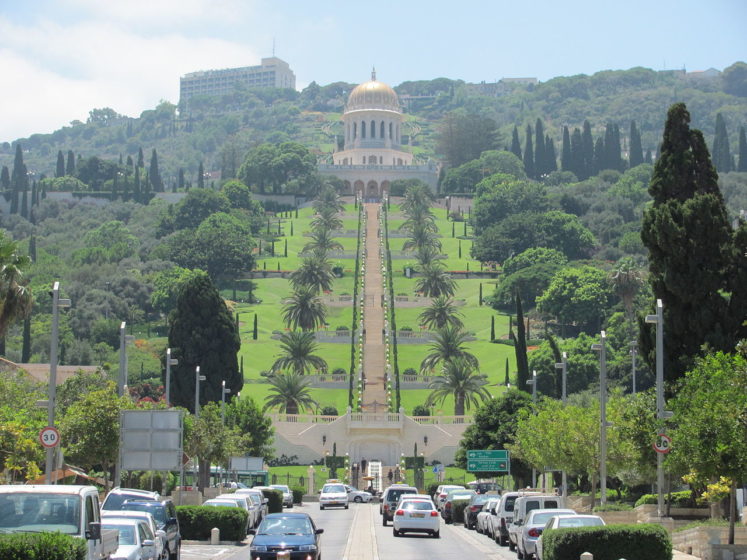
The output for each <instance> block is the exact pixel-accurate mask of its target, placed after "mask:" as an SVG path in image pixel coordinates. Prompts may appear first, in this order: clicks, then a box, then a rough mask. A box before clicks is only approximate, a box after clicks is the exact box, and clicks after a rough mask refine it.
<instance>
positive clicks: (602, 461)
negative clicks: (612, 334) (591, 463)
mask: <svg viewBox="0 0 747 560" xmlns="http://www.w3.org/2000/svg"><path fill="white" fill-rule="evenodd" d="M606 342H607V334H606V333H605V332H604V331H602V335H601V343H600V344H592V345H591V349H592V350H596V351H598V352H599V415H600V434H599V455H600V457H599V490H600V494H601V495H600V503H601V505H605V504H606V503H607V349H606Z"/></svg>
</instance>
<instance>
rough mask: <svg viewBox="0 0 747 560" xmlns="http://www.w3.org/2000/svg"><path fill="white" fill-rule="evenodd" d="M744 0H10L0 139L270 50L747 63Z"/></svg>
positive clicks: (359, 68) (430, 72) (311, 70)
mask: <svg viewBox="0 0 747 560" xmlns="http://www.w3.org/2000/svg"><path fill="white" fill-rule="evenodd" d="M746 22H747V0H709V1H707V2H706V1H703V0H676V1H675V0H626V1H625V2H619V1H618V2H611V1H608V0H564V1H562V2H561V1H559V0H523V1H517V0H481V1H480V0H460V1H459V2H454V1H449V2H447V1H445V0H399V1H391V0H378V1H376V2H363V1H356V0H352V1H351V0H347V1H342V0H339V1H338V0H329V1H327V0H123V1H115V0H23V1H18V0H0V141H13V140H15V139H17V138H23V137H28V136H29V135H31V134H34V133H49V132H52V131H54V130H57V129H59V128H61V127H62V126H65V125H67V124H69V123H70V121H73V120H76V119H77V120H81V121H85V120H86V118H87V117H88V112H89V111H90V110H91V109H93V108H103V107H110V108H112V109H114V110H115V111H116V112H118V113H121V114H124V115H128V116H139V115H140V113H141V112H142V111H144V110H148V109H152V108H154V107H155V106H156V105H157V104H158V103H159V101H160V100H164V99H165V100H167V101H170V102H172V103H177V102H178V100H179V99H178V97H179V77H180V76H182V75H184V74H186V73H188V72H193V71H196V70H205V69H212V68H231V67H237V66H251V65H255V64H259V63H260V59H261V58H262V57H267V56H272V54H273V45H274V52H275V55H276V56H278V57H279V58H282V59H283V60H285V61H286V62H288V63H289V64H290V67H291V69H292V70H293V71H294V72H295V74H296V85H297V88H298V89H303V88H304V87H306V86H307V85H308V84H309V83H311V82H312V81H315V82H317V83H318V84H320V85H324V84H328V83H331V82H335V81H345V82H351V83H360V82H363V81H365V80H367V79H369V77H370V73H371V68H372V67H373V66H375V67H376V71H377V78H378V79H379V80H381V81H383V82H386V83H388V84H390V85H392V86H396V85H397V84H400V83H401V82H404V81H408V80H430V79H433V78H438V77H447V78H452V79H461V80H465V81H467V82H481V81H485V82H494V81H496V80H498V79H500V78H504V77H505V78H510V77H536V78H538V79H539V80H540V81H546V80H549V79H551V78H553V77H557V76H570V75H575V74H593V73H595V72H598V71H601V70H621V69H628V68H633V67H636V66H643V67H646V68H652V69H654V70H662V69H673V68H677V69H681V68H685V69H686V70H687V71H693V70H705V69H707V68H710V67H713V68H717V69H719V70H723V69H724V68H726V67H727V66H729V65H731V64H733V63H734V62H736V61H738V60H742V61H747V32H745V29H744V24H745V23H746Z"/></svg>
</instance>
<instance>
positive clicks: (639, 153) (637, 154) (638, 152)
mask: <svg viewBox="0 0 747 560" xmlns="http://www.w3.org/2000/svg"><path fill="white" fill-rule="evenodd" d="M629 160H630V167H631V168H632V167H636V166H637V165H641V164H642V163H643V147H642V146H641V133H640V132H638V127H637V126H636V125H635V121H630V156H629Z"/></svg>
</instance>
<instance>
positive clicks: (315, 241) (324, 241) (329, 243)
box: [303, 229, 343, 255]
mask: <svg viewBox="0 0 747 560" xmlns="http://www.w3.org/2000/svg"><path fill="white" fill-rule="evenodd" d="M342 249H343V247H342V243H340V242H339V241H335V240H334V238H333V237H332V233H331V230H329V229H318V230H314V231H313V232H312V233H311V241H309V242H308V243H307V244H306V245H304V248H303V252H304V253H307V252H312V251H313V252H317V253H319V254H324V255H326V254H327V253H329V252H330V251H341V250H342Z"/></svg>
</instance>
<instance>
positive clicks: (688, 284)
mask: <svg viewBox="0 0 747 560" xmlns="http://www.w3.org/2000/svg"><path fill="white" fill-rule="evenodd" d="M717 181H718V175H717V174H716V171H715V169H714V168H713V165H712V164H711V160H710V157H709V154H708V148H707V147H706V144H705V141H704V139H703V134H702V133H701V132H700V131H699V130H694V129H693V130H691V129H690V113H689V112H688V111H687V108H686V107H685V104H684V103H676V104H674V105H672V107H670V109H669V113H668V115H667V121H666V125H665V129H664V138H663V141H662V144H661V150H660V154H659V157H658V159H657V161H656V165H655V167H654V173H653V176H652V178H651V182H650V184H649V193H650V194H651V197H652V198H653V204H652V205H651V206H650V207H648V208H647V209H646V211H645V213H644V216H643V224H642V229H641V239H642V240H643V243H644V245H645V246H646V247H647V248H648V251H649V271H650V274H649V282H650V284H651V288H652V291H653V293H654V295H655V297H657V298H660V299H661V300H662V301H663V304H664V325H663V328H664V333H665V337H666V344H665V345H664V351H665V355H664V375H665V377H666V379H667V381H669V382H672V381H676V380H677V379H679V378H680V377H681V376H682V375H683V374H684V372H685V371H687V370H688V369H689V368H690V367H691V366H692V365H693V363H694V359H695V357H696V356H698V355H699V354H700V352H701V348H702V347H703V345H704V344H706V345H708V346H709V347H710V348H712V349H714V350H724V351H733V350H734V347H735V345H736V341H737V340H738V336H739V333H740V329H742V326H741V323H742V321H743V320H744V317H745V316H746V315H747V309H730V307H729V306H730V304H729V302H728V298H727V297H725V295H724V294H726V293H728V292H729V282H730V278H729V277H730V276H731V275H732V274H731V272H732V270H733V267H734V261H736V260H737V259H738V258H739V257H737V256H736V255H735V252H736V251H735V250H734V245H733V242H732V231H731V226H730V224H729V219H728V216H727V212H726V207H725V205H724V201H723V197H722V195H721V192H720V191H719V187H718V182H717ZM743 260H744V259H740V262H742V261H743ZM742 266H743V265H742ZM742 290H744V288H742ZM732 299H736V300H737V301H742V302H743V301H744V298H739V297H737V298H735V297H734V294H732ZM640 347H641V354H642V356H643V357H644V358H645V359H646V361H647V362H648V364H649V366H650V367H651V368H652V369H653V367H654V364H655V344H654V330H653V328H651V326H650V325H647V324H644V323H642V324H641V335H640Z"/></svg>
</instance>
